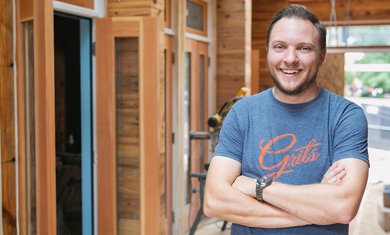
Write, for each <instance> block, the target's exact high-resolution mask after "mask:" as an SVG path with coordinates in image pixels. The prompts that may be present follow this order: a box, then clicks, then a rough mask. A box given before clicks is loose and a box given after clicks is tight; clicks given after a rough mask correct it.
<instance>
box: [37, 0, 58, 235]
mask: <svg viewBox="0 0 390 235" xmlns="http://www.w3.org/2000/svg"><path fill="white" fill-rule="evenodd" d="M33 5H34V8H33V9H34V83H35V84H34V86H35V143H36V174H37V175H36V197H37V232H38V234H42V235H52V234H55V233H56V195H55V191H56V183H55V179H56V174H55V157H54V156H55V117H54V33H53V2H52V1H48V0H35V1H34V4H33Z"/></svg>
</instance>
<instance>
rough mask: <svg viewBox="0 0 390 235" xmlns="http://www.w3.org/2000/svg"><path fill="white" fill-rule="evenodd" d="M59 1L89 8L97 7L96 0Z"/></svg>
mask: <svg viewBox="0 0 390 235" xmlns="http://www.w3.org/2000/svg"><path fill="white" fill-rule="evenodd" d="M57 1H59V2H64V3H68V4H72V5H75V6H79V7H85V8H89V9H92V10H93V9H94V8H95V2H94V0H57Z"/></svg>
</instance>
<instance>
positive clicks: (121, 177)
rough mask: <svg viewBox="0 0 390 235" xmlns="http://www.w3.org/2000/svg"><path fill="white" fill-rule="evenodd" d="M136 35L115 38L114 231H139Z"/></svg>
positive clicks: (119, 232) (121, 232)
mask: <svg viewBox="0 0 390 235" xmlns="http://www.w3.org/2000/svg"><path fill="white" fill-rule="evenodd" d="M138 44H139V42H138V38H115V83H116V92H115V94H116V154H117V156H116V163H117V166H116V169H117V215H118V221H117V223H118V230H117V234H128V232H129V230H128V227H129V226H131V232H132V233H131V234H140V231H139V227H140V226H139V219H140V204H139V190H140V184H139V181H140V178H139V129H138V127H139V100H138V94H139V93H138V79H139V72H138V54H139V51H138Z"/></svg>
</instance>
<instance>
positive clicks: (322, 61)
mask: <svg viewBox="0 0 390 235" xmlns="http://www.w3.org/2000/svg"><path fill="white" fill-rule="evenodd" d="M325 55H326V48H325V49H324V50H323V51H322V55H321V65H320V66H322V63H324V60H325Z"/></svg>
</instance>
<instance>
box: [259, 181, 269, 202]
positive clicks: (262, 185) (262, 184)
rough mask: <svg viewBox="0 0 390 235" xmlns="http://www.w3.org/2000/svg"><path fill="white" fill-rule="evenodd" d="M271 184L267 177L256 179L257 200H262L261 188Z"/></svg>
mask: <svg viewBox="0 0 390 235" xmlns="http://www.w3.org/2000/svg"><path fill="white" fill-rule="evenodd" d="M271 184H272V180H271V179H270V178H268V177H261V178H258V179H257V181H256V198H257V200H259V201H261V202H264V199H263V189H264V188H265V187H267V186H269V185H271Z"/></svg>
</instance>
